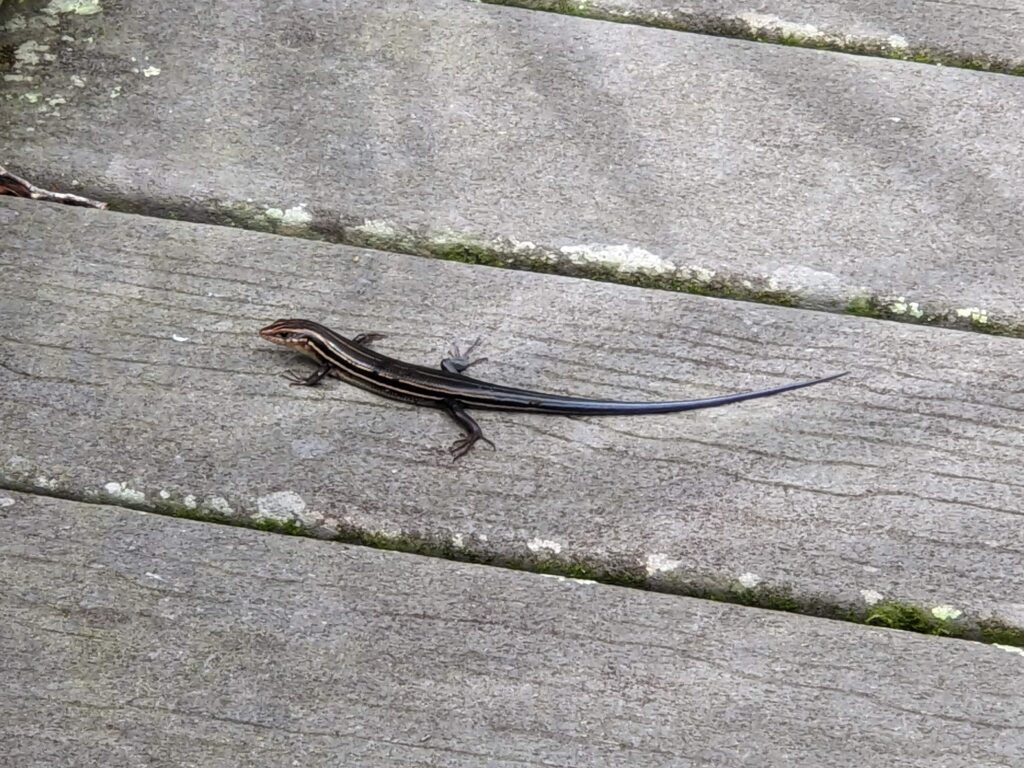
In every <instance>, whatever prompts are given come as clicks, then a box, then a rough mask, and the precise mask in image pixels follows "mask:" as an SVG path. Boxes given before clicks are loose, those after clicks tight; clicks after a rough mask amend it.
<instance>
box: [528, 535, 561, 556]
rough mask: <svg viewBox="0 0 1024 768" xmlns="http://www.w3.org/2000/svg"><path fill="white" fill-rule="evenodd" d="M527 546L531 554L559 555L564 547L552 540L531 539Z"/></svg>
mask: <svg viewBox="0 0 1024 768" xmlns="http://www.w3.org/2000/svg"><path fill="white" fill-rule="evenodd" d="M526 546H527V548H528V549H529V550H530V551H531V552H553V553H555V554H556V555H557V554H558V553H559V552H561V551H562V545H561V544H559V543H558V542H557V541H551V540H550V539H530V540H529V541H528V542H526Z"/></svg>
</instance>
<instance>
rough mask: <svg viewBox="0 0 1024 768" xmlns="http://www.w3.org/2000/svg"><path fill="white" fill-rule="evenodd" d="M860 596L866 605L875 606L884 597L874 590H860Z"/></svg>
mask: <svg viewBox="0 0 1024 768" xmlns="http://www.w3.org/2000/svg"><path fill="white" fill-rule="evenodd" d="M860 596H861V597H862V598H863V599H864V602H865V603H866V604H867V605H875V604H877V603H880V602H882V600H884V599H885V595H883V594H882V593H881V592H879V591H877V590H874V589H862V590H861V591H860Z"/></svg>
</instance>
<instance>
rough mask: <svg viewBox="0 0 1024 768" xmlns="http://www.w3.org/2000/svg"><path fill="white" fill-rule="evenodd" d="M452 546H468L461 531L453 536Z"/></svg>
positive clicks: (460, 547)
mask: <svg viewBox="0 0 1024 768" xmlns="http://www.w3.org/2000/svg"><path fill="white" fill-rule="evenodd" d="M452 546H453V547H458V548H459V549H462V548H463V547H464V546H466V543H465V538H464V537H463V535H462V534H461V533H456V534H455V535H454V536H452Z"/></svg>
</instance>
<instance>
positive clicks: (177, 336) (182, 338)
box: [171, 333, 188, 342]
mask: <svg viewBox="0 0 1024 768" xmlns="http://www.w3.org/2000/svg"><path fill="white" fill-rule="evenodd" d="M171 339H172V340H173V341H179V342H180V341H188V336H181V335H180V334H177V333H172V334H171Z"/></svg>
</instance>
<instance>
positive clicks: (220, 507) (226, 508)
mask: <svg viewBox="0 0 1024 768" xmlns="http://www.w3.org/2000/svg"><path fill="white" fill-rule="evenodd" d="M203 506H204V507H206V508H207V509H208V510H210V511H211V512H216V513H217V514H220V515H230V514H233V513H234V511H235V510H233V509H232V508H231V505H230V504H228V500H227V499H225V498H224V497H223V496H207V497H206V498H205V499H204V500H203Z"/></svg>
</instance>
